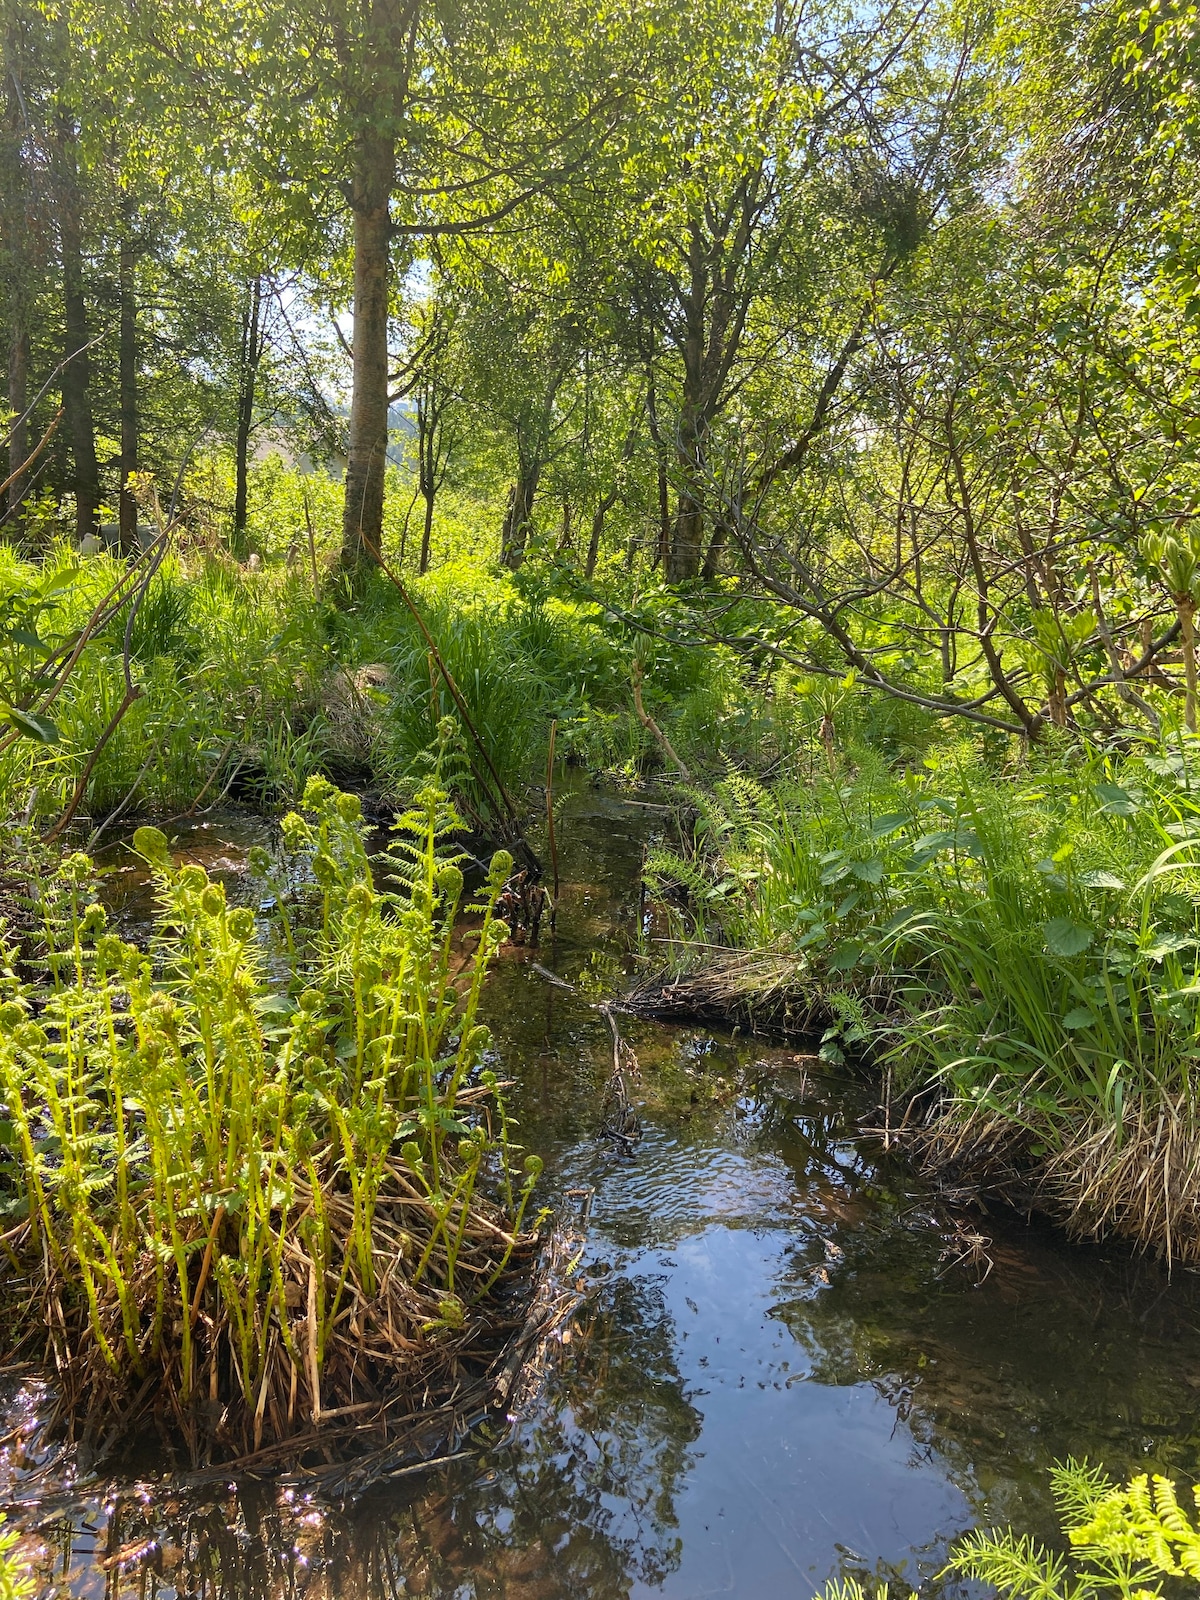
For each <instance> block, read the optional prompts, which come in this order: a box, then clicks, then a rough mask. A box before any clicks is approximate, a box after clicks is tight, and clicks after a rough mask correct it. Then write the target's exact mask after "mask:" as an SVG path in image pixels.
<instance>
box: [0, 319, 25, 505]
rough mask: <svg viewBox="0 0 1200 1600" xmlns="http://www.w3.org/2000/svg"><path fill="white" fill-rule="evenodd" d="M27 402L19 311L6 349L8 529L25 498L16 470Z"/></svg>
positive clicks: (22, 325) (22, 456) (21, 461)
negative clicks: (10, 419) (9, 415)
mask: <svg viewBox="0 0 1200 1600" xmlns="http://www.w3.org/2000/svg"><path fill="white" fill-rule="evenodd" d="M28 404H29V329H28V328H27V327H26V326H25V323H24V320H23V319H22V318H21V316H20V313H19V312H18V315H17V316H16V317H14V319H13V328H12V343H11V344H10V346H9V351H8V408H9V410H10V411H11V412H12V414H13V424H12V433H11V434H10V436H9V441H8V472H9V475H11V476H12V482H11V483H10V484H9V486H8V494H7V497H6V499H5V503H4V514H5V521H6V522H7V523H8V526H9V531H10V533H15V532H16V531H17V528H18V526H19V525H20V516H21V502H22V500H24V498H25V474H24V473H22V472H21V471H20V469H21V467H22V466H23V465H24V464H25V461H26V458H27V457H28V455H29V424H28V422H26V421H24V420H22V419H23V418H24V416H25V409H26V407H27V406H28Z"/></svg>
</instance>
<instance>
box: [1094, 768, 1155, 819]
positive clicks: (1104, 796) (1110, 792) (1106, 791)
mask: <svg viewBox="0 0 1200 1600" xmlns="http://www.w3.org/2000/svg"><path fill="white" fill-rule="evenodd" d="M1147 765H1149V763H1147ZM1096 798H1097V800H1099V801H1100V809H1101V811H1102V812H1104V814H1105V815H1106V816H1109V817H1133V816H1136V815H1137V813H1138V812H1139V811H1140V810H1141V809H1142V802H1141V796H1140V795H1138V794H1134V793H1133V792H1132V791H1130V790H1129V789H1122V788H1121V786H1120V784H1117V783H1098V784H1097V785H1096Z"/></svg>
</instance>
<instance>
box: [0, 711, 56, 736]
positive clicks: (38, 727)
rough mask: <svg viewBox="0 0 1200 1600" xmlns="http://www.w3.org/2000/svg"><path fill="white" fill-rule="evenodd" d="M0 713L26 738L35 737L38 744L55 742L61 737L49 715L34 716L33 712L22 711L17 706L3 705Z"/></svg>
mask: <svg viewBox="0 0 1200 1600" xmlns="http://www.w3.org/2000/svg"><path fill="white" fill-rule="evenodd" d="M0 715H2V716H3V717H4V720H5V721H6V722H10V723H11V724H12V726H13V727H14V728H15V729H16V730H17V732H18V733H21V734H24V735H25V737H26V738H27V739H36V740H37V742H38V744H57V743H58V741H59V739H60V738H61V737H62V735H61V734H60V733H59V731H58V728H57V727H56V726H55V724H54V723H53V722H51V721H50V718H49V717H37V716H34V714H33V712H31V711H22V710H21V709H20V708H19V707H17V706H5V707H4V709H3V712H0Z"/></svg>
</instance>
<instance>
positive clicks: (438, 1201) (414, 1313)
mask: <svg viewBox="0 0 1200 1600" xmlns="http://www.w3.org/2000/svg"><path fill="white" fill-rule="evenodd" d="M458 826H459V822H458V818H457V817H456V816H455V814H454V813H453V811H452V810H451V808H450V807H449V806H448V804H447V802H446V799H445V795H444V793H443V792H442V791H441V790H440V789H438V788H437V787H436V785H435V784H433V783H432V782H431V783H429V784H427V785H426V787H425V788H424V790H423V791H422V792H421V794H420V795H419V797H418V801H417V804H416V806H415V808H414V810H413V811H412V812H410V813H409V814H407V815H406V816H405V817H403V818H401V819H400V821H399V824H398V831H397V841H398V843H397V861H398V864H399V869H400V870H401V871H402V872H403V874H404V878H403V880H402V888H401V890H400V891H399V892H395V893H393V892H383V891H381V890H380V889H379V888H377V887H376V885H375V884H374V882H373V879H372V873H371V868H370V865H369V862H368V858H367V855H366V852H365V848H364V844H363V830H362V826H361V821H360V808H359V804H358V801H357V800H356V799H355V798H354V797H352V796H348V795H344V794H340V793H338V792H337V791H336V790H335V789H334V788H333V787H332V786H331V785H330V784H328V783H327V782H325V780H323V779H314V780H312V781H310V783H309V785H308V787H307V790H306V793H305V799H304V814H303V815H301V814H299V813H293V814H292V815H290V816H289V817H288V818H287V819H286V820H285V823H284V836H285V844H286V847H287V850H288V852H289V853H290V855H291V857H292V866H291V868H290V869H289V872H288V874H287V878H288V882H289V883H291V884H292V885H296V884H300V885H301V887H300V888H299V889H298V890H297V889H295V888H293V889H292V890H291V891H290V892H288V891H286V890H285V888H284V886H282V885H280V886H278V887H279V888H280V903H281V914H280V919H279V925H278V929H277V948H271V949H268V945H267V943H266V942H264V941H265V940H266V939H267V936H268V934H269V933H270V932H271V931H272V930H262V929H259V928H258V927H256V922H255V917H254V914H253V913H252V912H251V911H250V910H249V909H246V908H231V907H230V906H229V905H227V903H226V897H225V893H224V890H223V889H222V887H221V886H220V885H218V884H216V883H213V882H210V881H209V879H208V878H207V876H206V874H205V873H204V871H203V869H201V868H200V867H197V866H184V867H182V868H177V867H175V866H173V865H172V862H171V858H170V856H169V853H168V850H167V843H166V840H165V838H164V837H163V835H162V834H161V833H159V832H157V831H156V830H154V829H149V828H146V829H140V830H139V831H138V833H137V834H136V835H135V846H136V848H138V849H139V850H140V852H141V853H142V854H143V855H144V856H145V858H146V859H147V860H148V861H149V862H150V863H151V865H152V866H153V869H154V872H155V876H156V879H157V884H158V891H159V918H158V933H157V937H156V938H155V940H154V941H153V943H152V946H151V948H150V950H149V951H148V952H147V951H143V950H140V949H138V948H136V947H134V946H133V945H131V944H128V943H126V942H125V941H124V940H122V939H120V938H118V937H117V936H116V935H115V934H113V933H112V932H110V931H109V930H108V929H107V928H106V926H105V916H104V912H103V910H102V909H101V908H100V907H99V906H98V905H96V904H93V903H88V895H89V893H90V884H91V879H92V871H91V864H90V862H89V861H88V859H87V858H86V857H84V856H80V855H75V856H71V857H68V858H67V859H66V861H65V862H64V863H63V865H62V868H61V871H60V874H59V877H58V880H57V882H56V883H55V884H54V886H53V888H52V891H51V892H50V893H49V894H48V897H47V916H46V929H47V931H46V954H45V970H44V977H42V978H40V979H39V980H38V981H36V982H33V983H30V982H23V981H21V979H20V978H19V977H18V976H17V975H16V973H15V972H14V970H13V963H12V961H11V959H10V961H9V962H8V963H7V966H8V971H7V972H6V973H5V975H4V977H3V987H4V993H3V1005H2V1006H0V1084H2V1086H3V1093H4V1097H5V1100H6V1102H7V1117H8V1121H7V1123H6V1124H5V1125H4V1127H3V1138H4V1142H5V1146H6V1148H5V1151H4V1154H5V1156H6V1161H5V1164H4V1168H3V1174H2V1179H0V1181H2V1183H3V1187H4V1193H5V1204H6V1209H7V1212H8V1223H7V1228H8V1231H7V1232H6V1234H5V1248H6V1250H7V1252H8V1253H9V1255H10V1259H11V1262H12V1265H13V1267H14V1269H15V1270H14V1271H13V1272H12V1273H11V1274H10V1275H9V1279H8V1283H7V1286H6V1299H7V1305H6V1319H7V1327H8V1328H9V1330H10V1336H11V1346H10V1348H12V1349H14V1350H20V1351H22V1352H23V1353H25V1354H29V1353H30V1352H31V1351H33V1350H36V1349H37V1348H38V1347H41V1348H42V1349H43V1350H44V1352H45V1355H46V1357H47V1359H48V1360H49V1361H50V1362H51V1363H53V1365H54V1366H55V1367H56V1368H57V1370H58V1372H59V1374H60V1379H61V1396H62V1398H61V1414H60V1418H59V1420H60V1421H61V1422H62V1423H64V1424H65V1425H66V1426H67V1427H68V1429H69V1430H70V1431H72V1432H74V1434H75V1436H77V1437H84V1438H88V1439H90V1440H92V1441H93V1442H94V1443H97V1444H100V1445H102V1446H107V1447H111V1446H112V1445H114V1444H115V1443H117V1442H118V1441H119V1440H124V1438H125V1437H126V1436H128V1435H130V1434H131V1433H133V1432H134V1431H135V1430H137V1428H138V1427H139V1426H140V1425H141V1424H143V1423H144V1422H145V1420H146V1419H147V1417H149V1416H154V1417H155V1419H156V1420H157V1421H158V1422H159V1423H160V1425H161V1424H162V1423H163V1422H164V1420H167V1419H169V1422H170V1432H171V1434H172V1436H173V1437H182V1439H183V1440H184V1441H186V1445H187V1447H188V1450H189V1452H190V1454H191V1456H192V1458H193V1460H199V1459H202V1458H217V1459H224V1458H228V1457H230V1456H243V1457H244V1456H245V1455H246V1454H247V1453H255V1452H258V1453H259V1458H260V1459H266V1458H268V1457H271V1456H272V1454H274V1457H275V1458H276V1459H279V1458H281V1456H282V1454H284V1453H287V1454H289V1455H291V1456H292V1457H299V1456H302V1455H303V1452H304V1450H305V1448H306V1447H307V1446H308V1445H310V1444H312V1443H313V1442H314V1441H317V1440H319V1444H320V1448H321V1450H322V1451H328V1450H329V1449H330V1447H331V1446H334V1445H337V1444H339V1443H341V1444H343V1445H344V1446H346V1447H347V1448H348V1447H350V1446H351V1445H361V1444H363V1443H364V1442H370V1443H371V1444H372V1445H378V1442H379V1440H380V1438H381V1437H386V1436H387V1432H388V1429H389V1427H391V1426H392V1425H393V1424H394V1423H397V1422H403V1421H404V1420H405V1419H406V1418H411V1417H412V1415H413V1414H414V1413H420V1412H427V1411H428V1410H429V1409H430V1408H431V1407H433V1406H435V1405H436V1404H437V1403H438V1402H439V1400H441V1399H444V1398H445V1397H446V1396H448V1395H450V1394H452V1393H454V1392H455V1391H460V1390H461V1389H462V1388H463V1386H464V1383H465V1382H466V1380H467V1378H469V1376H470V1375H471V1374H472V1373H473V1372H474V1373H477V1372H478V1371H479V1370H480V1366H481V1363H482V1364H483V1365H484V1366H486V1364H487V1363H488V1362H489V1361H490V1360H492V1359H493V1358H494V1356H495V1353H496V1350H497V1348H498V1347H502V1346H503V1344H504V1340H505V1337H506V1330H511V1327H512V1320H511V1319H512V1315H513V1303H512V1297H511V1295H510V1294H508V1293H507V1291H508V1289H509V1287H510V1280H511V1278H512V1273H513V1270H514V1269H515V1268H516V1267H517V1265H518V1264H519V1263H520V1262H521V1261H523V1260H525V1259H527V1257H528V1253H529V1250H530V1247H531V1245H532V1242H533V1236H532V1235H531V1234H530V1233H528V1232H527V1231H525V1222H526V1213H527V1209H528V1205H529V1200H530V1195H531V1191H532V1188H533V1184H534V1181H535V1179H536V1176H537V1174H538V1172H539V1170H540V1163H539V1162H538V1160H537V1159H536V1157H532V1156H530V1157H526V1158H525V1159H524V1162H523V1163H522V1161H521V1159H520V1155H519V1152H518V1149H517V1147H515V1146H514V1145H512V1144H511V1143H510V1140H509V1127H508V1123H507V1119H506V1116H505V1112H504V1107H503V1102H502V1100H501V1098H500V1094H499V1089H498V1086H497V1084H496V1080H495V1078H494V1076H493V1075H491V1074H490V1073H489V1072H487V1071H486V1070H482V1061H483V1056H484V1052H485V1050H486V1048H487V1045H488V1034H487V1030H486V1029H485V1028H483V1027H481V1026H480V1025H478V1024H477V1022H476V1020H475V1013H476V1006H477V1002H478V999H479V994H480V987H481V984H482V982H483V978H484V973H485V971H486V968H487V965H488V961H489V958H490V957H491V955H492V954H493V952H494V951H495V950H496V949H497V948H498V947H499V945H500V944H501V943H502V942H503V940H504V938H505V936H506V929H505V927H504V925H503V923H502V922H500V921H499V920H498V919H497V918H496V916H495V904H496V900H497V897H498V895H499V893H500V890H501V888H502V886H503V884H504V881H505V879H506V877H507V876H508V873H509V871H510V868H511V860H510V859H509V858H507V857H505V856H503V855H498V856H497V857H496V859H495V860H494V862H493V863H492V869H491V872H490V875H489V877H488V879H487V883H486V887H485V889H484V891H483V895H482V902H481V904H480V905H478V906H475V907H471V908H468V909H471V910H473V911H474V912H475V913H476V914H477V915H478V917H479V919H480V920H479V927H478V940H477V944H476V947H475V954H474V956H473V959H472V961H471V962H470V963H469V964H468V966H467V968H466V969H465V970H464V971H463V972H462V973H460V974H458V975H457V977H455V975H454V973H453V972H452V949H451V940H452V935H453V930H454V926H455V921H456V918H457V916H458V914H459V911H460V906H461V900H462V894H463V875H462V872H461V870H460V868H459V866H458V864H457V862H456V861H455V860H454V859H453V858H450V857H448V856H447V855H446V852H445V850H444V849H443V847H442V844H441V841H442V840H443V839H444V837H445V835H446V834H447V833H448V832H450V831H452V830H453V829H455V828H456V827H458ZM269 963H270V969H273V970H274V971H275V972H278V970H279V967H280V965H282V966H283V968H284V970H285V972H286V979H285V981H282V982H281V981H277V980H276V978H274V977H273V976H271V975H270V970H269ZM452 979H453V981H452ZM518 1310H519V1307H518Z"/></svg>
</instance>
